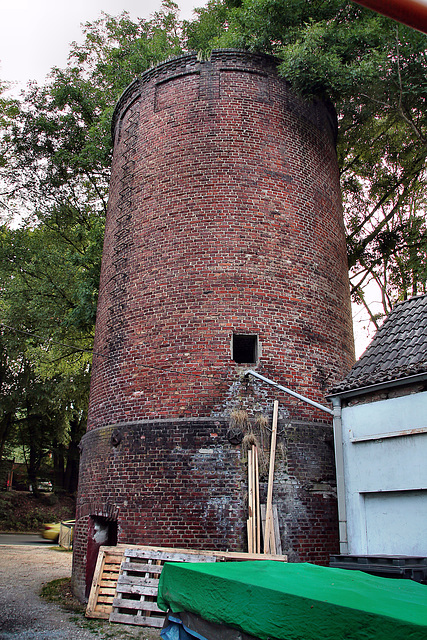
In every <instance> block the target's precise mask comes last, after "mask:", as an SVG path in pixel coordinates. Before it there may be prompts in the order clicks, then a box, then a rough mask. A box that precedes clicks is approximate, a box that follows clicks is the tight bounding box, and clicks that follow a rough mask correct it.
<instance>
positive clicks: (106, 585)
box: [86, 547, 123, 620]
mask: <svg viewBox="0 0 427 640" xmlns="http://www.w3.org/2000/svg"><path fill="white" fill-rule="evenodd" d="M122 560H123V549H121V548H119V547H100V549H99V552H98V560H97V562H96V567H95V572H94V574H93V580H92V587H91V590H90V595H89V601H88V603H87V608H86V616H87V617H88V618H101V619H103V620H108V618H109V617H110V613H111V611H112V608H113V599H114V595H115V593H116V586H117V580H118V578H119V573H120V565H121V563H122Z"/></svg>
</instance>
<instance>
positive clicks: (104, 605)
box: [86, 545, 287, 626]
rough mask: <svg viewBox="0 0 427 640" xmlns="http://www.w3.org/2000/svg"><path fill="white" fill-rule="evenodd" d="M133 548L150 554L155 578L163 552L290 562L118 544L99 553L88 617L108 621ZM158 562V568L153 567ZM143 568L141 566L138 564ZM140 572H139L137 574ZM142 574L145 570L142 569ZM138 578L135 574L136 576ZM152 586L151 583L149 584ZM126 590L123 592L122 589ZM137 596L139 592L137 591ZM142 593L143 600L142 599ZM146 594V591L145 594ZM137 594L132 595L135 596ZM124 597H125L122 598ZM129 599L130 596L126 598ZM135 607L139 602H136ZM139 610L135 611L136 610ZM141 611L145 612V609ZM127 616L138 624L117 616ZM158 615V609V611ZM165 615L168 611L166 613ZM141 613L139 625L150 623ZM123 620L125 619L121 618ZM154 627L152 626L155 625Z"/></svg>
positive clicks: (260, 556) (225, 559) (219, 559)
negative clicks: (119, 580)
mask: <svg viewBox="0 0 427 640" xmlns="http://www.w3.org/2000/svg"><path fill="white" fill-rule="evenodd" d="M127 549H129V550H132V551H135V550H136V551H138V553H139V555H140V554H141V552H149V556H148V557H146V558H145V560H144V562H143V561H139V562H142V564H148V565H150V569H152V574H153V576H154V575H155V576H156V577H155V578H153V577H152V579H156V580H157V579H158V576H159V575H160V573H157V571H155V568H154V567H156V566H157V567H159V566H160V568H161V567H162V566H163V563H164V562H165V560H164V559H163V560H162V559H161V554H163V553H166V554H169V555H170V556H171V554H172V555H173V557H174V560H175V561H176V562H177V561H178V559H177V557H178V556H181V557H182V556H185V557H186V558H187V561H190V562H191V561H192V562H196V561H197V556H204V557H206V556H207V557H209V558H210V559H211V560H210V561H211V562H242V561H245V560H276V561H279V562H286V561H287V557H286V556H277V555H276V556H274V555H264V554H255V553H243V552H233V551H211V550H203V551H199V550H195V549H174V548H168V547H148V546H139V545H138V546H132V545H117V546H115V547H101V548H100V550H99V554H98V561H97V564H96V567H95V572H94V576H93V580H92V588H91V592H90V596H89V602H88V605H87V609H86V616H87V617H88V618H101V619H105V620H108V619H109V618H110V615H111V613H112V611H113V601H114V598H115V597H116V587H117V586H118V584H117V583H118V579H119V575H120V567H121V564H122V562H123V559H124V555H125V551H126V550H127ZM157 560H160V564H156V562H157ZM153 564H154V567H153V566H152V565H153ZM138 568H139V569H141V567H138ZM137 575H138V574H137ZM140 575H141V571H140ZM134 577H135V576H134ZM143 577H144V578H145V575H144V576H143ZM145 586H147V587H148V585H145ZM119 593H122V592H119ZM119 593H117V598H118V599H120V596H119ZM136 595H137V594H136ZM140 595H141V594H139V600H141V598H140ZM142 595H144V594H142ZM145 595H146V602H147V604H148V600H147V599H148V598H152V599H153V601H155V600H156V596H157V590H156V593H155V596H150V595H148V594H145ZM133 597H134V596H132V598H133ZM121 599H123V598H122V597H121ZM125 599H126V598H125ZM134 606H135V605H134ZM134 611H135V610H134ZM141 611H143V610H142V609H141ZM119 614H120V615H124V616H126V622H127V623H128V624H134V623H132V622H129V621H128V618H129V617H131V616H129V615H127V614H122V613H121V612H120V611H116V612H115V615H119ZM157 614H158V612H157ZM162 616H164V614H163V613H162ZM141 617H144V616H142V613H141V614H140V616H138V624H146V625H147V626H150V625H149V623H147V622H145V623H144V622H143V621H142V620H141V619H140V618H141ZM145 617H146V618H148V619H149V622H152V619H153V618H154V617H157V618H160V617H161V616H160V615H156V616H154V615H153V610H150V615H149V616H145ZM121 621H122V620H121ZM151 626H152V625H151Z"/></svg>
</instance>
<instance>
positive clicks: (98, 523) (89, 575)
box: [85, 516, 117, 598]
mask: <svg viewBox="0 0 427 640" xmlns="http://www.w3.org/2000/svg"><path fill="white" fill-rule="evenodd" d="M116 544H117V521H116V520H109V519H108V518H104V517H102V516H90V517H89V523H88V537H87V553H86V558H87V560H86V594H85V595H86V598H88V597H89V594H90V588H91V586H92V579H93V574H94V573H95V566H96V561H97V559H98V551H99V547H100V546H101V545H106V546H108V547H115V546H116Z"/></svg>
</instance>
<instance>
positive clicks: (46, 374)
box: [0, 0, 182, 490]
mask: <svg viewBox="0 0 427 640" xmlns="http://www.w3.org/2000/svg"><path fill="white" fill-rule="evenodd" d="M180 33H181V30H180V23H179V21H178V18H177V7H176V5H175V4H174V3H173V2H171V1H170V0H166V2H164V3H163V5H162V7H161V9H160V11H158V12H157V13H155V14H154V15H153V16H152V18H151V19H149V20H139V21H137V22H133V21H132V20H130V18H129V16H128V14H126V13H123V14H122V15H120V16H118V17H111V16H108V15H106V14H103V15H102V16H101V18H100V19H99V20H97V21H95V22H94V23H92V24H86V25H85V27H84V34H85V40H84V42H83V44H80V45H78V44H73V45H72V48H71V52H70V55H69V62H68V65H67V67H66V68H65V69H53V70H52V73H51V76H50V80H49V82H48V83H47V84H46V85H44V86H37V85H31V86H30V87H29V88H28V90H27V91H26V92H25V94H24V96H23V99H22V100H21V101H20V104H18V103H17V102H16V101H8V102H6V101H5V102H4V103H3V102H0V108H1V109H2V111H0V117H1V120H0V126H1V141H2V147H1V149H3V150H4V153H3V154H2V155H1V156H0V158H1V159H2V162H1V167H2V172H1V177H0V178H1V182H2V185H3V187H2V190H1V195H0V198H1V202H2V204H3V207H4V209H5V211H7V213H8V220H9V224H4V225H3V226H2V227H1V228H0V234H1V245H0V323H1V325H0V376H1V378H0V385H1V388H0V391H1V396H0V412H1V413H0V447H1V448H0V460H1V456H2V453H4V451H5V447H6V448H7V445H8V444H9V447H10V446H11V445H15V446H16V445H19V446H20V447H21V448H22V450H23V451H24V454H25V458H26V462H27V467H28V472H29V477H30V479H31V483H32V485H33V487H37V477H38V475H39V473H40V469H41V465H42V463H44V462H45V461H46V459H47V456H48V454H49V455H50V454H53V460H54V463H55V478H56V482H57V484H58V486H62V487H64V488H66V489H68V490H73V489H75V486H76V471H77V465H76V461H77V459H78V451H77V445H78V442H79V440H80V438H81V436H82V435H83V433H84V429H85V418H86V411H87V400H88V389H89V378H90V364H91V349H92V346H93V332H94V322H95V314H96V303H97V292H98V285H99V272H100V262H101V253H102V241H103V231H104V221H105V213H106V206H107V191H108V180H109V167H110V161H111V132H110V128H111V116H112V112H113V109H114V106H115V104H116V102H117V100H118V98H119V97H120V94H121V93H122V91H123V90H124V89H125V88H126V86H127V85H128V84H129V83H130V82H131V81H132V80H133V79H134V78H135V76H137V75H138V74H140V73H142V72H143V71H145V70H146V69H147V68H148V67H150V66H151V65H153V64H156V63H157V62H159V61H160V60H163V59H165V58H167V57H169V56H172V55H176V54H179V53H180V52H181V50H182V49H181V41H180V37H181V36H180ZM11 220H12V222H13V220H14V223H11ZM14 227H18V228H14Z"/></svg>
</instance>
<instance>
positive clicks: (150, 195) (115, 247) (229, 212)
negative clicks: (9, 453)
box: [75, 51, 354, 575]
mask: <svg viewBox="0 0 427 640" xmlns="http://www.w3.org/2000/svg"><path fill="white" fill-rule="evenodd" d="M335 134H336V121H335V120H334V115H333V114H332V113H331V110H330V109H328V108H326V106H325V105H323V104H322V103H317V104H315V105H311V104H307V103H304V102H302V101H301V100H300V99H299V98H297V97H296V96H294V95H293V94H292V93H291V92H290V90H289V86H288V85H287V83H286V82H285V81H284V80H283V79H280V78H279V77H278V76H277V73H276V68H275V63H274V61H273V60H272V59H271V58H267V57H263V56H257V55H254V56H252V55H248V54H245V53H241V52H236V51H217V52H213V54H212V57H211V60H210V61H209V62H203V63H202V62H198V61H197V59H196V57H195V56H194V55H187V56H182V57H181V58H178V59H175V60H172V61H169V62H167V63H164V64H162V65H159V66H158V67H156V68H154V69H152V70H150V71H148V72H146V73H145V74H144V75H143V76H142V77H141V78H140V79H139V80H137V81H135V82H134V83H133V85H131V87H129V89H128V90H127V92H125V94H124V95H123V96H122V98H121V100H120V102H119V104H118V107H117V109H116V112H115V117H114V136H115V149H114V157H113V166H112V177H111V186H110V201H109V207H108V215H107V225H106V233H105V244H104V255H103V263H102V274H101V285H100V297H99V305H98V315H97V326H96V337H95V349H94V351H95V357H94V366H93V375H92V387H91V395H90V407H89V420H88V434H87V436H86V438H85V440H84V455H83V457H82V465H81V468H82V472H81V479H80V490H79V507H78V509H80V512H79V513H81V524H80V525H78V528H77V542H76V553H77V557H79V555H80V558H81V560H80V564H81V563H83V562H84V544H85V535H86V534H85V527H86V524H84V518H85V517H86V516H89V515H90V513H89V511H90V510H91V509H92V511H94V510H96V508H98V510H102V508H103V505H106V504H108V505H111V508H113V509H115V510H116V511H117V513H118V516H117V517H118V519H119V542H120V541H124V540H125V539H126V540H127V541H128V542H132V541H134V540H136V539H138V540H139V541H140V542H145V543H147V542H154V541H156V540H157V541H158V540H159V539H161V540H162V541H164V542H166V541H167V539H169V540H170V542H171V543H173V544H175V545H178V546H179V545H182V544H183V543H184V542H186V544H185V546H187V545H192V544H193V543H194V545H197V546H210V547H212V546H216V547H217V548H223V549H224V548H237V547H238V546H239V545H240V546H242V544H243V542H242V540H243V538H242V527H243V526H244V523H245V518H246V516H244V515H243V511H242V509H243V506H242V505H243V503H244V499H245V495H244V493H245V470H244V465H243V464H242V452H241V447H240V445H232V444H230V443H229V442H228V441H227V438H226V431H227V428H226V425H227V424H228V420H229V416H230V412H232V411H233V410H234V409H246V410H247V411H248V412H249V415H250V416H251V415H252V416H254V415H255V414H257V413H262V414H265V415H268V416H269V415H270V414H271V406H272V400H273V398H274V397H280V400H281V407H282V413H283V415H282V418H283V420H285V422H286V424H289V425H291V424H294V425H296V424H297V423H298V424H302V423H304V424H305V425H306V427H304V429H305V431H304V429H303V431H304V435H301V434H300V436H299V435H298V433H299V430H298V429H293V432H294V435H293V438H294V440H295V439H296V440H295V441H298V438H300V447H299V449H298V447H296V448H295V447H294V449H293V450H292V451H293V453H291V454H289V455H290V457H291V458H292V461H293V462H292V464H294V463H295V465H294V466H295V470H294V471H292V473H291V472H289V471H286V470H285V467H284V466H283V465H282V466H280V467H279V468H278V474H279V475H278V477H279V478H281V481H282V484H283V486H282V485H281V486H282V488H281V489H280V491H281V492H282V494H283V495H282V498H281V499H282V502H283V505H284V504H285V502H286V500H288V499H289V496H290V495H291V493H292V491H294V498H293V505H294V507H295V508H293V509H291V510H290V511H289V513H290V514H292V515H289V519H288V522H287V523H286V522H285V520H283V523H282V524H283V530H284V531H285V530H286V531H287V532H288V533H289V536H288V537H287V538H286V545H285V546H286V547H288V548H285V549H284V551H291V552H292V554H293V557H294V559H301V560H304V559H308V558H309V557H310V552H309V549H311V551H312V552H313V553H315V554H317V555H316V558H317V559H321V560H322V561H325V559H326V556H327V553H329V549H330V548H331V542H330V539H331V536H332V535H333V534H332V532H333V531H334V527H336V520H335V518H336V513H335V512H336V508H335V502H334V499H333V498H331V495H332V493H333V492H332V493H331V492H329V493H328V491H327V490H324V491H323V493H322V491H320V492H316V490H315V489H313V488H312V487H313V486H314V485H316V486H317V484H319V483H320V484H322V482H323V481H324V480H325V478H326V479H327V482H331V478H332V483H333V477H332V476H333V456H332V449H331V447H328V446H326V445H325V437H324V433H325V432H327V433H329V434H330V432H331V431H330V425H328V424H325V415H326V414H323V413H322V412H319V411H317V410H314V409H312V408H308V407H306V406H305V405H301V403H296V402H295V401H293V400H290V399H289V398H288V397H285V396H283V394H279V395H278V394H277V393H275V392H274V390H272V389H268V388H266V387H265V385H263V384H262V383H258V382H254V381H253V380H251V381H247V380H245V379H242V377H241V374H242V371H243V370H244V369H245V367H242V366H238V365H237V364H236V363H235V362H234V361H233V360H232V358H231V349H230V344H231V340H232V335H233V333H242V334H257V335H258V337H259V343H260V358H259V362H258V364H257V366H256V369H257V370H258V371H259V372H260V373H262V374H263V375H265V376H267V377H269V378H272V379H273V380H275V381H276V382H278V383H281V384H283V385H285V386H287V387H291V388H292V389H294V390H295V391H297V392H299V393H301V394H303V395H306V396H309V397H310V398H312V399H314V400H317V401H318V402H323V403H325V402H326V401H325V398H324V394H325V392H326V390H327V389H328V388H330V387H331V386H332V384H333V383H334V382H335V381H337V380H339V379H341V378H342V377H343V376H344V375H345V374H346V373H347V371H348V370H349V368H350V366H351V365H352V363H353V358H354V354H353V341H352V329H351V316H350V302H349V292H348V291H349V290H348V279H347V262H346V252H345V241H344V230H343V222H342V212H341V200H340V189H339V180H338V169H337V162H336V153H335ZM195 419H196V421H195ZM159 420H160V421H161V420H166V421H167V424H168V425H169V426H168V430H167V433H165V432H164V430H163V428H162V427H161V426H159V425H161V424H163V423H162V422H159ZM197 420H202V423H203V424H205V427H203V428H202V427H201V426H200V424H199V422H197ZM146 421H148V422H146ZM183 421H184V422H183ZM185 421H187V422H188V424H189V425H192V426H191V429H192V430H193V436H194V441H189V440H186V444H185V446H183V447H182V451H183V452H185V454H183V457H182V458H181V457H180V455H181V454H179V453H175V454H174V456H175V457H174V456H171V451H172V450H174V451H175V449H174V447H178V449H176V452H178V451H179V447H181V446H182V445H180V444H176V443H177V442H180V441H181V439H182V438H184V439H185V438H186V437H187V435H188V434H187V431H186V429H187V427H184V424H187V423H186V422H185ZM215 421H219V422H218V424H220V425H222V426H221V434H220V435H219V436H218V437H219V441H220V442H221V443H222V444H221V445H220V446H219V448H217V444H215V445H214V446H213V452H212V453H209V454H206V455H208V456H210V457H211V458H212V459H211V462H210V464H211V466H212V465H214V461H215V460H216V461H217V465H218V469H217V470H216V471H215V472H212V468H211V467H209V470H208V469H203V468H202V467H201V469H202V472H201V475H200V476H198V475H197V474H196V475H195V476H194V474H193V471H191V473H190V475H188V474H187V475H186V472H184V471H183V469H184V468H190V467H191V464H192V463H191V464H190V462H189V461H188V460H193V458H194V456H195V455H202V454H200V453H198V452H200V450H201V449H202V450H203V449H204V448H207V449H212V447H211V444H209V442H210V441H209V438H210V436H208V432H209V433H210V432H212V433H213V432H216V428H215V427H214V425H215ZM301 421H302V422H301ZM117 424H118V425H120V428H121V429H123V430H124V431H123V432H124V434H125V440H126V442H127V443H128V444H127V445H126V446H125V445H124V444H123V443H121V444H120V445H119V446H118V447H112V446H111V443H109V442H108V437H107V440H104V436H105V433H110V431H109V430H110V429H111V428H113V427H114V425H117ZM141 425H144V427H142V426H141ZM147 425H151V426H147ZM307 425H308V426H307ZM310 425H311V426H310ZM319 425H320V426H319ZM189 428H190V427H189ZM141 429H143V431H144V434H143V435H144V438H146V437H147V433H148V431H150V433H151V432H152V438H153V440H152V443H151V446H152V447H153V448H154V450H155V452H156V454H155V456H154V453H153V451H152V450H151V449H150V451H149V452H147V450H146V449H144V448H141V447H140V442H139V440H138V438H140V437H142V435H141V433H142V432H141ZM182 429H184V432H181V430H182ZM191 429H190V431H191ZM307 429H308V431H307ZM147 430H148V431H147ZM325 430H326V431H325ZM308 432H309V433H310V437H307V433H308ZM91 433H93V435H91ZM188 433H189V432H188ZM103 434H104V435H103ZM126 434H127V435H126ZM131 434H133V435H131ZM136 434H139V435H136ZM156 434H157V436H156ZM185 434H187V435H185ZM105 437H106V436H105ZM150 437H151V436H150ZM156 437H158V441H156ZM328 437H329V436H328ZM126 438H127V439H126ZM129 438H130V440H129ZM135 438H136V441H137V442H138V446H136V445H135V444H133V445H132V447H133V449H132V450H131V449H129V448H127V447H129V446H130V445H129V443H130V442H132V443H135ZM174 438H175V440H174ZM145 442H146V440H145ZM206 442H208V444H206ZM215 442H216V441H215ZM101 443H102V445H101ZM174 443H175V444H174ZM289 447H290V449H292V447H293V444H292V446H291V444H289ZM325 447H326V449H325ZM304 448H305V450H306V453H307V455H309V456H311V458H312V459H311V460H310V461H309V462H307V461H306V462H307V464H306V463H305V462H304V461H303V458H304V456H303V455H302V454H303V450H304ZM325 451H326V452H325ZM309 452H310V453H309ZM203 455H205V454H203ZM111 456H113V457H111ZM128 456H130V459H128ZM132 456H133V457H132ZM186 458H188V460H186ZM106 460H109V462H108V464H107V463H105V461H106ZM129 460H130V461H131V462H130V461H129ZM220 461H221V462H220ZM298 461H299V463H298V464H296V463H297V462H298ZM104 463H105V464H104ZM292 464H291V467H292ZM301 464H302V467H300V466H299V465H301ZM180 465H181V466H180ZM182 465H183V466H182ZM188 465H190V467H188ZM221 465H224V466H223V467H221ZM214 466H215V465H214ZM326 468H327V469H328V470H326ZM129 469H131V471H129ZM159 469H161V470H162V473H163V474H164V476H163V479H162V480H161V481H160V480H159V477H160V476H159V473H160V472H159ZM107 470H108V471H107ZM129 474H130V475H129ZM204 474H205V475H204ZM283 474H284V475H283ZM299 476H301V477H299ZM318 476H319V477H318ZM91 477H92V480H91ZM151 477H153V478H154V480H153V482H151V480H150V478H151ZM307 478H309V480H307ZM292 479H293V480H292ZM306 480H307V481H306ZM317 480H319V482H317ZM193 481H194V482H193ZM292 482H294V485H293V484H292ZM307 482H308V485H309V486H310V487H311V489H307V488H305V489H304V487H305V486H306V485H307ZM141 484H143V485H144V487H145V488H144V491H146V492H147V493H146V494H144V495H146V497H145V498H144V500H145V501H146V502H145V503H144V504H145V506H141V504H142V503H141V502H140V501H138V500H137V499H136V498H134V497H133V494H132V492H133V491H134V489H133V488H129V487H130V485H132V487H134V486H138V487H140V486H141ZM308 485H307V486H308ZM322 486H323V485H322ZM195 487H196V488H195ZM292 487H294V488H293V489H292ZM291 489H292V491H291ZM301 491H305V492H306V494H307V495H306V499H305V498H304V499H303V498H301V495H302V494H301ZM310 491H311V493H310ZM295 492H296V493H295ZM279 493H280V492H279ZM285 494H286V495H285ZM297 494H298V495H297ZM135 495H139V494H138V492H137V493H136V494H135ZM149 495H151V496H152V498H151V503H150V499H149V498H148V496H149ZM220 496H222V497H221V500H222V501H224V500H226V499H228V500H229V501H230V503H231V505H232V507H230V508H231V509H232V510H231V511H227V508H226V507H225V506H221V508H220V509H219V511H217V510H216V509H217V507H218V504H221V505H223V503H222V502H221V500H220ZM217 499H218V500H219V502H217V503H215V500H217ZM94 500H95V502H97V504H98V506H97V507H96V505H95V504H94V503H93V501H94ZM135 500H137V501H136V502H135ZM212 500H214V503H215V504H216V505H217V506H216V507H215V508H214V509H213V511H211V512H206V511H204V512H203V513H202V511H203V510H202V507H201V505H206V504H209V503H210V501H212ZM304 500H305V502H304ZM242 501H243V502H242ZM297 503H298V505H297ZM91 504H92V506H90V505H91ZM224 504H225V503H224ZM204 508H205V507H204ZM218 508H219V507H218ZM286 508H287V507H286ZM323 509H325V513H324V515H323V516H322V514H321V512H322V510H323ZM279 511H280V509H279ZM282 511H283V509H282ZM311 511H312V512H313V517H311V515H310V512H311ZM303 512H304V515H303ZM191 513H194V518H192V517H190V516H189V514H191ZM226 513H227V514H228V515H227V516H226V515H225V514H226ZM95 515H96V514H95ZM98 515H102V514H98ZM283 518H284V516H283ZM298 518H299V519H300V520H301V519H302V520H303V521H304V523H306V524H307V527H306V529H307V531H306V532H305V533H303V532H302V531H301V532H299V533H298V532H297V533H296V532H295V527H296V526H297V524H295V523H297V522H298ZM316 518H317V521H318V526H317V527H316V526H314V525H313V523H314V521H315V519H316ZM291 520H292V522H293V523H294V524H292V522H291ZM302 520H301V521H302ZM310 522H311V525H313V526H311V525H310ZM168 527H169V532H170V533H169V534H168V535H166V534H165V531H166V529H167V528H168ZM310 527H311V531H310ZM313 531H314V532H315V533H313ZM322 532H323V541H322V540H320V539H319V536H320V538H322V535H321V533H322ZM79 536H80V537H81V542H79V541H78V540H79ZM298 536H299V538H301V540H299V539H298ZM302 539H303V540H302ZM326 539H327V542H326ZM305 543H307V544H305ZM332 546H333V544H332ZM316 549H318V551H315V550H316ZM331 551H332V552H335V548H333V549H331ZM78 565H79V561H78V560H77V561H76V569H75V572H77V573H78V571H79V569H78ZM75 575H77V574H75Z"/></svg>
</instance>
